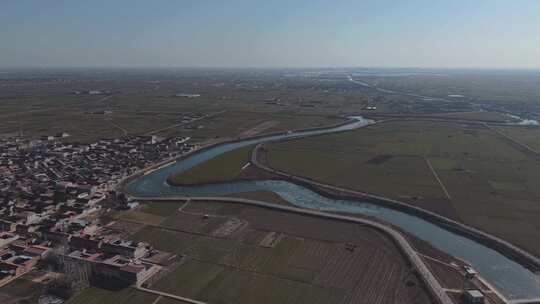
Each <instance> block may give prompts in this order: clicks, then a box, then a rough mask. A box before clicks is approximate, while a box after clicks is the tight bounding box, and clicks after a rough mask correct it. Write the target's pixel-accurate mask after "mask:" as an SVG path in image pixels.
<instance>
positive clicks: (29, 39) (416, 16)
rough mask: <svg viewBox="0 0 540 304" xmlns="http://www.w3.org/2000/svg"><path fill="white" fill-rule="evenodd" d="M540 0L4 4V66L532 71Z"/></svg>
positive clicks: (0, 52) (0, 37) (54, 0)
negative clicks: (398, 68) (392, 68)
mask: <svg viewBox="0 0 540 304" xmlns="http://www.w3.org/2000/svg"><path fill="white" fill-rule="evenodd" d="M539 14H540V1H538V0H377V1H375V0H373V1H371V0H327V1H322V0H306V1H301V0H271V1H270V0H264V1H260V0H227V1H218V0H214V1H206V0H195V1H189V0H152V1H148V0H144V1H143V0H107V1H105V0H92V1H82V0H81V1H74V0H0V67H4V68H5V67H70V66H76V67H85V66H92V67H94V66H95V67H130V66H133V67H162V66H163V67H420V68H429V67H432V68H519V69H538V68H540V15H539Z"/></svg>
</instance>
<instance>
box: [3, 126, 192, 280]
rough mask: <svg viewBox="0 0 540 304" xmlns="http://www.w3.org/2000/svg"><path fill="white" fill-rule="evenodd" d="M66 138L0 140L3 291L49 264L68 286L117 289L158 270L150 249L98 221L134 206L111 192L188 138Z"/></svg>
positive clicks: (176, 151)
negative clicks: (97, 283)
mask: <svg viewBox="0 0 540 304" xmlns="http://www.w3.org/2000/svg"><path fill="white" fill-rule="evenodd" d="M67 136H68V135H67V134H65V133H60V134H57V135H55V136H44V137H42V138H40V139H26V138H21V137H10V138H4V139H0V287H1V286H4V285H6V284H8V283H9V282H11V281H13V280H15V279H16V278H18V277H20V276H22V275H24V274H26V273H28V272H29V271H31V270H33V269H35V268H36V267H37V265H40V264H44V261H47V260H48V262H47V263H48V264H51V263H52V264H56V268H57V269H56V271H57V272H58V273H61V274H63V275H64V276H65V277H66V278H68V279H69V280H71V281H81V280H83V281H86V282H89V281H90V280H93V279H96V278H99V280H104V279H105V280H107V281H108V282H112V283H113V284H115V285H131V284H138V283H141V282H142V281H143V280H145V279H147V278H148V277H149V276H150V275H152V274H154V273H156V272H157V271H158V270H159V268H160V267H159V265H157V264H156V263H155V257H156V256H162V255H160V253H159V252H157V251H156V250H153V249H152V247H151V245H150V244H145V243H137V242H133V241H129V240H126V239H123V237H124V235H122V234H119V233H114V232H111V231H110V230H107V229H106V228H105V227H104V226H103V225H102V223H100V218H99V216H100V214H102V213H103V212H104V211H106V210H125V209H130V208H134V207H136V206H137V203H136V202H133V201H131V200H128V199H127V198H126V196H125V195H123V194H121V193H118V192H117V191H116V186H117V185H118V184H119V183H120V182H121V181H122V180H124V179H125V178H127V177H129V176H130V175H132V174H134V173H136V172H138V171H140V170H142V169H144V168H146V167H148V166H150V165H152V164H155V163H156V162H159V161H163V160H164V159H171V160H172V159H174V158H176V157H179V156H181V155H184V154H186V153H188V152H190V151H192V150H193V149H195V148H196V146H195V145H193V144H191V143H189V140H190V138H189V137H170V138H162V137H157V136H125V137H122V138H117V139H103V140H99V141H98V142H95V143H92V144H76V143H66V142H64V141H63V139H64V138H65V137H67ZM152 257H154V259H152Z"/></svg>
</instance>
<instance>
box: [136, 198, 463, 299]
mask: <svg viewBox="0 0 540 304" xmlns="http://www.w3.org/2000/svg"><path fill="white" fill-rule="evenodd" d="M135 199H136V200H139V201H143V200H146V201H186V200H190V201H218V202H231V203H240V204H245V205H250V206H257V207H263V208H268V209H273V210H279V211H286V212H292V213H298V214H304V215H309V216H316V217H320V218H325V219H333V220H341V221H347V222H353V223H358V224H362V225H369V226H371V227H374V228H376V229H379V230H380V231H383V232H385V233H386V234H388V235H389V236H390V237H392V238H393V239H394V240H395V242H396V243H397V244H398V246H399V247H400V248H401V250H402V251H403V253H404V254H405V255H406V256H407V258H408V259H409V261H410V262H411V264H412V265H413V266H414V268H415V269H416V270H417V272H418V273H419V274H420V277H421V278H422V280H423V281H424V283H425V284H426V285H427V286H428V288H429V290H430V292H431V294H432V295H433V296H434V298H435V299H436V300H437V302H438V303H439V304H453V303H454V302H452V300H451V299H450V297H449V296H448V295H447V294H446V292H445V289H444V288H443V287H442V286H441V285H440V283H439V281H437V279H436V278H435V277H434V276H433V274H432V273H431V272H430V271H429V269H428V267H427V266H426V264H425V263H424V261H423V260H422V258H421V257H420V256H419V255H418V253H417V252H416V251H415V250H414V248H413V247H412V246H411V245H410V244H409V242H408V241H407V240H406V239H405V237H403V235H401V233H399V232H398V231H397V230H394V229H392V228H390V227H388V226H386V225H383V224H381V223H378V222H375V221H371V220H367V219H361V218H357V217H352V216H346V215H338V214H332V213H326V212H322V211H316V210H309V209H302V208H296V207H289V206H279V205H275V204H271V203H266V202H261V201H256V200H250V199H243V198H228V197H184V196H179V197H135Z"/></svg>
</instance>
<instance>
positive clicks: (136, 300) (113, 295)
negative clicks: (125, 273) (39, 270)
mask: <svg viewBox="0 0 540 304" xmlns="http://www.w3.org/2000/svg"><path fill="white" fill-rule="evenodd" d="M157 297H158V296H156V295H153V294H147V293H144V292H140V291H137V290H136V289H133V288H125V289H122V290H120V291H109V290H105V289H100V288H95V287H90V288H87V289H85V290H84V291H82V292H80V293H79V294H77V295H75V296H74V297H72V298H71V299H69V301H68V302H67V304H149V303H153V302H154V300H155V299H156V298H157Z"/></svg>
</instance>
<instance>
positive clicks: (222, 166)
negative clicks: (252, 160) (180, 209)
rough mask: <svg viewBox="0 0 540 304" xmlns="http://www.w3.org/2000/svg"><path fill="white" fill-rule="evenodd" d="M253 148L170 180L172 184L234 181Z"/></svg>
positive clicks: (241, 150) (224, 156)
mask: <svg viewBox="0 0 540 304" xmlns="http://www.w3.org/2000/svg"><path fill="white" fill-rule="evenodd" d="M252 149H253V146H248V147H244V148H240V149H236V150H233V151H230V152H227V153H224V154H222V155H219V156H218V157H216V158H214V159H211V160H209V161H207V162H204V163H202V164H200V165H198V166H195V167H194V168H191V169H189V170H187V171H186V172H183V173H181V174H177V175H174V176H172V177H171V178H170V181H171V182H172V183H173V184H198V183H209V182H224V181H230V180H233V179H235V178H236V177H237V176H238V175H239V174H240V173H241V172H242V167H243V166H244V165H245V164H247V163H248V162H249V157H250V153H251V150H252Z"/></svg>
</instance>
